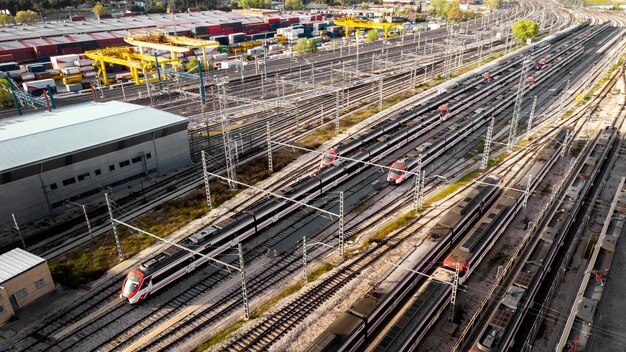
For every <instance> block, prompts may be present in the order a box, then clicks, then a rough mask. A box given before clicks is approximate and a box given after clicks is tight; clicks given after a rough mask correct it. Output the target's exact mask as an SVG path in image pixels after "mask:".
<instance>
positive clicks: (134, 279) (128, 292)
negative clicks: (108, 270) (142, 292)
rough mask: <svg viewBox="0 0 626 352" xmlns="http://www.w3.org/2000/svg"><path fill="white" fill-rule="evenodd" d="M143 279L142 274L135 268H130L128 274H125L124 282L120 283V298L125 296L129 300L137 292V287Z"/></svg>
mask: <svg viewBox="0 0 626 352" xmlns="http://www.w3.org/2000/svg"><path fill="white" fill-rule="evenodd" d="M142 280H143V274H142V273H141V272H139V271H137V270H131V271H130V272H129V273H128V275H126V279H124V283H123V284H122V293H121V294H120V297H121V298H126V299H128V300H129V301H131V299H132V298H133V297H134V296H135V295H136V294H137V292H138V291H139V287H140V285H141V282H142Z"/></svg>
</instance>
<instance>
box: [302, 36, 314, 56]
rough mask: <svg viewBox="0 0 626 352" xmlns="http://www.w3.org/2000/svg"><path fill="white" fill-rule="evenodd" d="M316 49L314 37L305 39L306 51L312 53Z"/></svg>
mask: <svg viewBox="0 0 626 352" xmlns="http://www.w3.org/2000/svg"><path fill="white" fill-rule="evenodd" d="M298 40H299V39H298ZM316 51H317V43H316V42H315V39H313V38H309V39H307V41H306V52H307V53H314V52H316Z"/></svg>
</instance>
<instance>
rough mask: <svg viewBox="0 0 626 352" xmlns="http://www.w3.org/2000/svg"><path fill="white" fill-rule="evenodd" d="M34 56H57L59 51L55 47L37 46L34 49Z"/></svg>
mask: <svg viewBox="0 0 626 352" xmlns="http://www.w3.org/2000/svg"><path fill="white" fill-rule="evenodd" d="M35 54H36V55H37V57H48V56H55V55H58V54H59V49H58V47H57V46H56V45H54V44H52V45H38V46H36V47H35Z"/></svg>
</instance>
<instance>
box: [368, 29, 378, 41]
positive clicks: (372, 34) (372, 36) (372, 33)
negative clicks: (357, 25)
mask: <svg viewBox="0 0 626 352" xmlns="http://www.w3.org/2000/svg"><path fill="white" fill-rule="evenodd" d="M377 40H378V30H376V29H371V30H369V31H367V42H368V43H371V42H375V41H377Z"/></svg>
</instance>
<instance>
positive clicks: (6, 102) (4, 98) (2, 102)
mask: <svg viewBox="0 0 626 352" xmlns="http://www.w3.org/2000/svg"><path fill="white" fill-rule="evenodd" d="M9 91H10V89H9V81H7V80H6V78H0V108H9V107H11V106H13V105H15V104H14V101H13V95H11V93H9Z"/></svg>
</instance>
